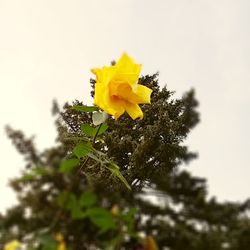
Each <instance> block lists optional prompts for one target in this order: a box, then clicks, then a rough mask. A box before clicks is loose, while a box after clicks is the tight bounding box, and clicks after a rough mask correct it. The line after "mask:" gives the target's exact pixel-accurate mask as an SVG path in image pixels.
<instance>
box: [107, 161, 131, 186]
mask: <svg viewBox="0 0 250 250" xmlns="http://www.w3.org/2000/svg"><path fill="white" fill-rule="evenodd" d="M106 168H107V169H108V170H109V171H110V172H111V173H112V174H113V175H115V176H116V177H117V178H119V179H120V180H121V181H122V182H123V183H124V185H125V186H126V187H127V188H128V189H129V190H131V187H130V185H129V184H128V182H127V180H126V179H125V178H124V176H123V175H122V174H121V172H120V170H119V167H118V166H117V165H116V164H114V163H110V164H109V165H107V166H106Z"/></svg>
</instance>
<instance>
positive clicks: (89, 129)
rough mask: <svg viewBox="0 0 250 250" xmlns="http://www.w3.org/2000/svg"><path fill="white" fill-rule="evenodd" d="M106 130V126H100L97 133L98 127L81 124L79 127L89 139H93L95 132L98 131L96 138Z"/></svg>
mask: <svg viewBox="0 0 250 250" xmlns="http://www.w3.org/2000/svg"><path fill="white" fill-rule="evenodd" d="M107 129H108V125H107V124H102V125H101V127H100V129H99V131H98V127H92V126H91V125H89V124H82V125H81V131H82V132H83V133H84V134H85V135H87V136H89V137H92V138H94V137H95V135H96V133H97V131H98V134H97V136H99V135H101V134H103V133H104V132H105V131H106V130H107Z"/></svg>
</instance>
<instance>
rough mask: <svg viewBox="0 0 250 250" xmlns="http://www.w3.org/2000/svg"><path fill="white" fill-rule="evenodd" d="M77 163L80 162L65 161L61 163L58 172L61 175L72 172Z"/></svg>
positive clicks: (74, 160)
mask: <svg viewBox="0 0 250 250" xmlns="http://www.w3.org/2000/svg"><path fill="white" fill-rule="evenodd" d="M79 163H80V160H79V159H77V158H71V159H66V160H64V161H63V162H62V163H61V165H60V168H59V171H60V172H61V173H68V172H70V171H72V170H73V169H74V168H75V167H76V166H77V165H78V164H79Z"/></svg>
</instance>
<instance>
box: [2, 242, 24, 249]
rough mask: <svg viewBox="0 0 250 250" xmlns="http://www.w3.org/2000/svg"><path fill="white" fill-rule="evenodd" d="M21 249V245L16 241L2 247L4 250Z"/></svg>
mask: <svg viewBox="0 0 250 250" xmlns="http://www.w3.org/2000/svg"><path fill="white" fill-rule="evenodd" d="M20 247H21V243H20V242H19V241H18V240H12V241H10V242H9V243H7V244H6V245H5V246H4V250H17V249H19V248H20Z"/></svg>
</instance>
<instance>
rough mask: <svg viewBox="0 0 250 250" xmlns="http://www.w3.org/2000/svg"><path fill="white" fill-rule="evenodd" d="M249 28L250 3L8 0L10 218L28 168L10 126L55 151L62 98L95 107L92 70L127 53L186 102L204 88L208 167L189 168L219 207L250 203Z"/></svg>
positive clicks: (199, 137) (3, 80)
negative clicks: (14, 181)
mask: <svg viewBox="0 0 250 250" xmlns="http://www.w3.org/2000/svg"><path fill="white" fill-rule="evenodd" d="M249 24H250V1H249V0H246V1H244V0H242V1H241V0H234V1H230V0H224V1H223V0H182V1H181V0H177V1H167V0H161V1H160V0H154V1H149V0H105V1H104V0H99V1H96V0H89V1H86V0H78V1H77V0H70V1H69V0H68V1H66V0H22V1H20V0H16V1H14V0H0V86H1V88H0V114H1V118H0V152H1V174H0V197H1V203H0V211H3V210H4V209H5V208H6V207H7V206H10V205H11V204H12V203H13V202H14V201H15V198H14V197H15V196H14V194H13V193H12V191H11V190H10V189H9V188H7V183H8V179H9V178H11V177H13V176H16V175H17V174H18V173H19V171H20V169H21V168H22V167H23V166H24V162H23V159H22V157H21V156H20V155H19V154H18V153H16V151H15V150H14V148H13V147H12V145H11V143H10V142H9V141H8V140H7V138H6V136H5V133H4V126H5V125H6V124H11V125H12V126H13V127H14V128H18V129H22V130H23V131H25V132H26V134H27V135H28V136H31V135H36V144H37V146H38V148H39V149H40V150H42V149H43V148H45V147H49V146H51V145H53V143H54V139H55V128H54V124H53V118H52V116H51V113H50V109H51V103H52V100H53V99H54V98H56V99H57V100H58V101H59V103H61V104H63V103H64V102H65V101H71V100H74V99H79V100H83V101H84V102H85V103H91V99H90V97H89V91H90V85H89V78H90V77H91V73H90V68H92V67H96V66H102V65H104V64H109V62H110V61H111V60H113V59H117V58H118V57H119V56H120V55H121V53H122V52H124V51H126V52H127V53H128V54H129V55H131V56H132V57H134V58H135V60H136V61H137V62H138V63H142V65H143V71H142V73H143V74H151V73H155V72H156V71H159V72H160V77H159V79H160V83H161V86H164V85H165V84H167V86H168V88H169V89H170V90H175V91H176V96H177V97H178V96H181V95H182V94H183V93H184V92H185V91H187V90H189V89H190V88H191V87H194V88H195V89H196V94H197V98H198V99H199V101H200V107H199V111H200V112H201V120H202V121H201V123H200V124H199V125H198V127H197V128H195V130H194V131H193V132H192V133H191V135H190V136H189V139H188V144H189V145H190V148H191V149H193V150H194V151H198V152H199V159H198V160H196V161H194V162H192V163H191V164H189V165H188V166H187V168H188V169H189V170H190V171H191V172H193V173H194V174H195V175H198V176H202V177H205V178H207V179H208V186H209V192H210V195H215V196H217V197H218V199H219V200H222V201H223V200H231V201H237V200H244V199H246V198H247V197H250V181H249V180H250V164H249V156H250V132H249V128H250V97H249V96H250V71H249V70H250V29H249Z"/></svg>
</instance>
